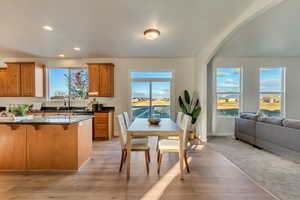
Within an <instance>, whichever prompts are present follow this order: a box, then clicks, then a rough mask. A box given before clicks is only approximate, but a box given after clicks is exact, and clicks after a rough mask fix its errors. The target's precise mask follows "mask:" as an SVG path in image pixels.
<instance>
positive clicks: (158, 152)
mask: <svg viewBox="0 0 300 200" xmlns="http://www.w3.org/2000/svg"><path fill="white" fill-rule="evenodd" d="M159 154H160V150H158V151H157V163H158V162H159Z"/></svg>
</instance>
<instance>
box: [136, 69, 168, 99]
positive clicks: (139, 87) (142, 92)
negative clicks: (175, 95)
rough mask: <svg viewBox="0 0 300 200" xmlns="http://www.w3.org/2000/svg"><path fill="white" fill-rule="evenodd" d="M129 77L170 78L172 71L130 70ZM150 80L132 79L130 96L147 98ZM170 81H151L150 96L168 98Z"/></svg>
mask: <svg viewBox="0 0 300 200" xmlns="http://www.w3.org/2000/svg"><path fill="white" fill-rule="evenodd" d="M131 78H143V79H151V78H158V79H159V78H168V79H169V78H172V72H132V73H131ZM149 87H150V82H146V81H145V82H138V81H132V83H131V88H132V98H149V97H150V94H149ZM170 88H171V83H170V81H166V82H159V81H158V82H153V83H152V98H170Z"/></svg>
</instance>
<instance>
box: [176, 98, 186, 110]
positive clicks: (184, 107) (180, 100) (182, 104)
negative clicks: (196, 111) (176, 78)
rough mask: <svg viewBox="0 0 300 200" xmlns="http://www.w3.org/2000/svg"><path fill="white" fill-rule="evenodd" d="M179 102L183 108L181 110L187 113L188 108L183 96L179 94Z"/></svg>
mask: <svg viewBox="0 0 300 200" xmlns="http://www.w3.org/2000/svg"><path fill="white" fill-rule="evenodd" d="M178 102H179V106H180V108H181V111H182V112H183V113H185V114H187V108H186V106H185V105H184V103H183V100H182V98H181V96H179V98H178Z"/></svg>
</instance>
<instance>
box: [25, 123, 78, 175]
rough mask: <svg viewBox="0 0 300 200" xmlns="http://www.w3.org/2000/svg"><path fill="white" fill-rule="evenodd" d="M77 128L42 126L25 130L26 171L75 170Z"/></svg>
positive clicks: (74, 126) (74, 125) (73, 126)
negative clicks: (65, 128)
mask: <svg viewBox="0 0 300 200" xmlns="http://www.w3.org/2000/svg"><path fill="white" fill-rule="evenodd" d="M76 129H77V126H76V124H71V125H69V126H68V129H67V130H64V129H63V126H53V125H43V126H41V127H40V128H39V129H37V130H36V129H35V127H33V126H29V127H28V129H27V144H28V145H27V159H28V166H27V168H28V170H39V169H45V170H50V169H57V170H64V169H69V170H76V169H77V162H76V161H77V153H76V149H77V144H76V143H77V139H76V137H77V131H76Z"/></svg>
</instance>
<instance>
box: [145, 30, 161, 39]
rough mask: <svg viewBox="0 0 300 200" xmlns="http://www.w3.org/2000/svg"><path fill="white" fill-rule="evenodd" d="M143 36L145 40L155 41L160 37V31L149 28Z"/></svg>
mask: <svg viewBox="0 0 300 200" xmlns="http://www.w3.org/2000/svg"><path fill="white" fill-rule="evenodd" d="M144 36H145V39H147V40H155V39H157V38H158V36H160V31H159V30H157V29H154V28H150V29H147V30H145V32H144Z"/></svg>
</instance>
